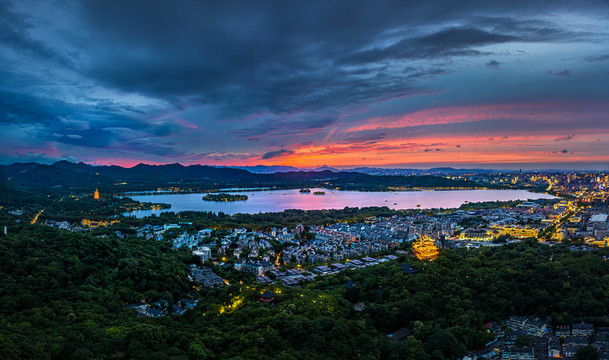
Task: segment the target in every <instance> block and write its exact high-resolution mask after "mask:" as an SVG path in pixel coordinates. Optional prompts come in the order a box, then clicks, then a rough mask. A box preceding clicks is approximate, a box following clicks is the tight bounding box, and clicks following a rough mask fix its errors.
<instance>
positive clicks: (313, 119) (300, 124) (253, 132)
mask: <svg viewBox="0 0 609 360" xmlns="http://www.w3.org/2000/svg"><path fill="white" fill-rule="evenodd" d="M296 117H297V118H298V120H295V121H289V120H288V119H286V118H282V117H274V116H272V117H271V118H270V119H268V120H265V121H264V122H262V123H260V124H257V125H255V126H251V127H247V128H243V129H239V130H234V131H231V134H233V135H236V136H238V137H244V138H248V140H249V139H251V138H252V137H254V138H258V137H259V136H264V135H266V136H282V135H303V134H311V133H314V132H317V131H318V130H319V129H323V128H325V127H328V126H330V125H332V124H333V123H334V122H335V121H336V119H335V118H333V117H327V116H316V115H308V114H305V115H304V116H296Z"/></svg>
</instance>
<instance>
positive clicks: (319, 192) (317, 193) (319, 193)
mask: <svg viewBox="0 0 609 360" xmlns="http://www.w3.org/2000/svg"><path fill="white" fill-rule="evenodd" d="M313 195H326V192H325V191H316V192H314V193H313Z"/></svg>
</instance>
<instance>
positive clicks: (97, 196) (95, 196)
mask: <svg viewBox="0 0 609 360" xmlns="http://www.w3.org/2000/svg"><path fill="white" fill-rule="evenodd" d="M93 199H99V191H97V189H95V193H93Z"/></svg>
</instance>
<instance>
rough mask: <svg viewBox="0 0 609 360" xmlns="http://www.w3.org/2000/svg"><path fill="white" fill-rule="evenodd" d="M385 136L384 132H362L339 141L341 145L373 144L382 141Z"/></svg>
mask: <svg viewBox="0 0 609 360" xmlns="http://www.w3.org/2000/svg"><path fill="white" fill-rule="evenodd" d="M386 135H387V134H386V133H384V132H381V133H379V132H364V133H361V134H357V135H351V136H348V137H347V138H346V139H345V140H343V141H341V142H342V143H347V144H351V143H362V142H363V143H375V142H376V141H378V140H382V139H384V138H385V136H386Z"/></svg>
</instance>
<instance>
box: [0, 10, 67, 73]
mask: <svg viewBox="0 0 609 360" xmlns="http://www.w3.org/2000/svg"><path fill="white" fill-rule="evenodd" d="M34 26H35V24H33V23H32V19H30V18H29V17H28V16H27V15H25V14H20V13H17V12H15V11H14V10H13V9H12V8H11V6H10V3H9V2H8V1H2V2H0V43H1V44H3V45H4V46H6V47H8V48H12V49H14V50H15V51H17V52H21V53H25V54H27V55H33V56H36V57H39V58H41V59H44V60H53V61H55V62H58V63H59V64H61V65H63V66H67V67H75V65H76V62H75V60H77V54H76V53H74V52H69V51H65V50H60V49H57V48H54V47H52V46H48V45H46V44H45V43H44V42H42V41H39V40H35V39H33V38H32V37H31V36H30V35H29V34H28V31H29V30H30V29H32V28H33V27H34Z"/></svg>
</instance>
